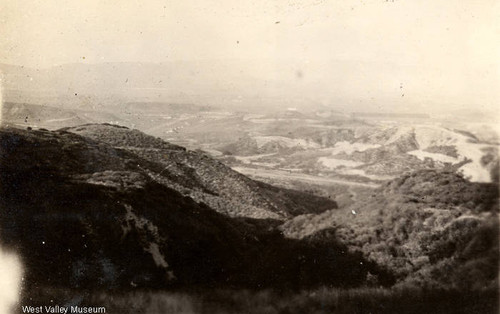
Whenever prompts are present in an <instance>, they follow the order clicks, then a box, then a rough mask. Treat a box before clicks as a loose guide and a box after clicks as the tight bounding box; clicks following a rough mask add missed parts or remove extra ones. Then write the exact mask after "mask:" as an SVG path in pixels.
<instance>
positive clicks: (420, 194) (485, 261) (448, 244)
mask: <svg viewBox="0 0 500 314" xmlns="http://www.w3.org/2000/svg"><path fill="white" fill-rule="evenodd" d="M498 191H499V189H498V184H496V183H471V182H470V181H468V180H466V179H464V178H463V176H460V175H457V174H455V173H453V172H446V171H437V170H421V171H417V172H413V173H410V174H407V175H404V176H402V177H400V178H397V179H394V180H392V181H389V182H387V183H386V184H384V185H383V186H382V187H380V188H379V189H377V190H375V191H374V192H373V193H372V194H371V195H370V196H369V197H367V198H366V199H361V200H358V202H356V203H354V204H353V205H351V206H349V207H347V208H344V209H342V210H340V211H328V212H325V213H322V214H319V215H304V216H298V217H295V218H293V219H292V220H290V221H287V222H286V223H285V224H283V225H282V226H281V227H280V228H281V230H283V232H284V234H285V235H286V236H288V237H290V238H297V239H316V240H320V241H324V242H329V241H340V242H342V243H344V244H346V245H347V246H348V247H349V249H350V250H352V251H361V252H363V255H364V256H365V257H366V258H367V259H368V260H371V261H374V262H376V263H377V264H379V265H381V266H385V267H387V268H388V269H389V270H391V271H392V272H393V274H394V275H395V276H396V279H397V281H398V282H399V285H403V286H408V285H415V286H419V287H421V286H425V287H429V288H458V289H469V288H471V287H473V288H475V289H486V288H488V287H489V288H492V289H494V288H495V287H497V286H498V262H499V261H498V248H499V246H498V245H499V243H498V239H499V224H498V213H499V203H498V202H499V195H498Z"/></svg>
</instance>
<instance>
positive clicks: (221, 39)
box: [0, 0, 500, 112]
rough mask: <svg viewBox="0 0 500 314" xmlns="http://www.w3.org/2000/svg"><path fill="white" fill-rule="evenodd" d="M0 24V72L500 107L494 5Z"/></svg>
mask: <svg viewBox="0 0 500 314" xmlns="http://www.w3.org/2000/svg"><path fill="white" fill-rule="evenodd" d="M0 25H1V26H0V33H1V34H2V35H1V36H0V51H1V52H2V53H1V54H0V63H8V64H17V65H24V66H27V67H33V68H46V67H50V66H54V65H60V64H66V63H83V64H94V63H103V62H152V63H160V62H177V61H187V62H191V61H200V60H201V61H207V60H231V62H232V64H241V65H243V66H245V68H247V69H248V70H247V71H248V73H247V74H249V75H250V76H252V77H254V78H256V79H260V80H269V81H271V82H274V83H275V84H282V85H283V86H286V88H284V89H281V90H280V91H279V93H281V95H280V94H278V95H275V96H277V97H279V96H285V95H284V94H285V93H286V90H287V89H289V90H290V91H291V90H292V89H293V90H295V91H300V92H301V93H303V94H304V95H306V96H307V97H308V98H311V99H314V100H315V101H318V102H321V103H324V104H329V103H331V102H333V101H344V102H346V103H353V104H354V103H364V104H369V103H370V102H373V103H376V104H379V105H380V106H384V108H386V109H387V108H389V109H390V108H397V107H405V108H412V107H413V108H417V109H418V110H419V111H424V112H425V111H426V110H432V109H433V107H435V106H441V107H443V108H448V106H449V107H450V108H458V109H460V108H476V109H478V108H479V109H481V110H485V111H488V110H490V111H492V110H497V109H498V105H499V100H500V89H499V88H498V86H500V76H499V71H500V65H499V63H498V59H499V57H500V48H499V45H498V42H499V38H500V3H499V1H496V0H482V1H472V0H470V1H466V0H457V1H450V0H430V1H429V0H419V1H410V0H389V1H386V0H366V1H359V0H358V1H354V0H344V1H324V0H307V1H305V0H290V1H287V0H274V1H264V0H252V1H235V0H219V1H215V0H203V1H201V0H196V1H195V0H184V1H171V0H166V1H165V0H161V1H160V0H142V1H132V0H85V1H82V0H78V1H75V0H66V1H57V0H23V1H16V0H6V1H2V3H1V4H0ZM213 75H217V76H222V77H223V76H224V72H223V70H221V73H214V74H213ZM339 99H340V100H339Z"/></svg>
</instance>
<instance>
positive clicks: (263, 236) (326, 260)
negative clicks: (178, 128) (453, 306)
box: [0, 125, 378, 289]
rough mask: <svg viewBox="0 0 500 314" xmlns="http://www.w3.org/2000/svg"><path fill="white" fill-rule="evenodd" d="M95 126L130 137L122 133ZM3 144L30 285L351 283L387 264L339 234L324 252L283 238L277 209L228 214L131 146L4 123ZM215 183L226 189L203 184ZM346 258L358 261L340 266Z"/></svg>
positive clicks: (4, 222)
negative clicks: (350, 248) (271, 215)
mask: <svg viewBox="0 0 500 314" xmlns="http://www.w3.org/2000/svg"><path fill="white" fill-rule="evenodd" d="M87 127H89V128H90V127H91V126H87ZM83 128H85V127H83ZM96 128H97V129H99V130H100V131H104V130H106V129H107V128H110V129H112V130H114V131H116V132H118V133H119V132H124V133H122V134H127V135H128V136H131V137H132V138H136V137H138V136H139V137H141V136H142V140H141V141H140V142H137V146H134V147H136V148H138V145H139V143H141V145H143V147H147V146H148V145H152V146H155V147H156V149H159V150H163V151H162V152H165V151H166V150H170V151H174V152H176V153H177V154H186V151H185V150H184V149H183V148H181V147H178V146H174V145H170V144H168V143H165V142H162V141H157V140H155V139H154V138H151V137H148V136H146V135H144V134H142V133H135V132H132V131H130V130H127V129H126V128H120V127H115V126H106V125H104V126H96ZM80 131H84V130H80ZM94 131H95V130H94ZM98 134H101V135H102V134H107V135H106V136H105V137H107V138H108V139H109V138H116V140H117V143H118V142H119V143H122V142H121V141H122V140H123V139H122V138H120V137H116V135H117V134H116V133H113V132H109V133H106V132H98ZM111 134H113V135H111ZM0 143H1V147H0V148H1V149H0V161H1V162H0V188H1V195H2V197H1V199H0V207H1V211H0V230H1V239H2V246H3V247H6V248H10V249H11V250H14V251H16V252H18V253H19V254H20V256H22V260H23V264H24V266H25V271H26V276H25V284H26V285H30V286H31V287H35V286H44V285H50V286H54V287H56V286H60V287H73V288H79V287H81V288H85V287H87V288H91V287H108V288H115V289H132V288H134V287H137V286H142V287H150V288H155V287H163V288H165V287H170V286H179V285H181V286H185V285H202V286H207V285H208V286H211V285H216V286H220V285H222V286H227V285H229V286H241V287H266V286H282V285H283V286H289V287H307V286H315V285H321V284H331V285H340V286H353V285H359V284H362V283H363V282H364V280H365V276H366V274H367V272H368V271H369V270H370V271H372V272H374V271H375V272H376V271H377V269H378V268H377V267H376V265H375V264H373V263H369V262H367V261H365V260H364V259H363V258H362V257H361V256H360V254H341V253H340V252H342V251H344V252H345V250H346V248H345V247H343V246H342V245H340V244H337V245H335V246H333V247H332V246H331V245H328V251H329V252H330V253H329V254H326V255H325V254H324V253H325V251H326V250H327V248H326V247H325V246H324V245H323V244H321V243H318V244H314V245H311V243H310V242H307V241H297V240H291V239H285V238H284V237H283V236H281V235H280V233H279V232H277V231H276V230H273V229H272V228H271V229H270V227H272V225H273V224H275V223H273V222H271V221H269V220H262V219H261V220H256V219H250V218H243V217H241V216H243V215H239V218H232V217H229V216H227V215H222V214H220V213H218V212H217V211H215V210H214V209H212V208H211V207H210V206H207V205H205V204H204V203H201V202H196V201H195V200H193V199H192V198H191V197H188V196H186V195H182V194H181V193H179V192H178V191H176V190H175V189H173V188H171V187H170V186H169V185H170V184H171V183H172V182H174V181H173V180H174V179H170V177H169V176H171V177H174V176H175V175H174V174H173V173H171V172H162V171H163V169H164V168H165V167H164V165H163V164H160V163H159V162H154V161H152V160H148V159H146V158H142V157H141V156H140V155H139V154H134V153H133V152H131V150H126V149H122V148H117V147H113V146H111V145H109V144H107V143H105V142H103V141H96V140H94V139H91V138H89V137H83V136H80V135H77V134H74V133H71V132H68V131H65V130H59V131H44V130H19V129H13V128H2V129H1V130H0ZM127 143H129V144H131V143H133V141H127ZM155 156H156V155H155ZM193 156H195V153H192V154H191V155H188V156H186V157H184V159H183V160H185V161H189V160H190V159H189V158H196V159H195V161H196V162H200V163H201V164H200V166H204V167H205V168H207V167H209V165H212V163H214V162H213V161H209V159H210V158H209V157H206V156H201V155H200V156H199V157H193ZM203 163H204V165H203ZM215 164H217V163H215ZM183 167H184V166H183V165H182V164H180V163H179V169H181V170H184V168H183ZM222 167H223V166H222V165H221V166H218V167H217V168H216V169H215V170H214V171H222V170H223V168H222ZM226 172H228V173H229V174H228V173H224V175H228V176H231V171H230V170H227V171H226ZM153 174H156V175H153ZM163 175H165V178H166V179H165V180H164V181H162V179H160V177H162V178H163ZM179 176H180V175H179ZM233 176H234V177H235V176H239V177H240V180H242V181H243V182H247V183H248V184H251V186H252V187H253V186H255V187H257V188H260V189H262V190H264V189H268V190H269V191H268V192H267V193H264V192H263V193H264V197H266V198H267V199H271V197H272V196H276V197H277V198H278V201H277V202H276V204H280V203H279V202H285V200H287V201H286V202H288V203H293V202H296V203H299V202H300V201H304V200H302V199H301V198H300V197H297V198H294V199H287V196H286V195H287V193H291V192H290V191H285V192H283V191H281V190H279V189H277V188H270V189H269V187H267V186H265V185H262V184H261V183H257V182H255V181H252V180H249V179H246V178H243V176H241V175H239V174H233ZM193 178H195V179H197V178H198V174H197V173H193ZM188 179H189V178H184V180H180V179H178V181H177V182H184V181H186V182H190V181H191V180H188ZM212 179H214V178H212ZM229 179H231V178H229ZM163 182H166V183H163ZM206 182H209V180H207V181H199V180H198V181H196V180H195V181H193V182H192V183H191V186H190V187H188V186H187V185H186V184H185V185H184V186H183V189H186V190H187V189H189V188H192V189H199V191H202V189H203V188H205V186H203V185H201V184H204V183H206ZM177 184H178V185H180V183H177ZM217 186H218V185H217V184H213V185H211V186H209V187H210V188H214V187H217ZM215 192H219V193H220V195H224V193H228V192H223V191H214V190H212V191H210V192H206V193H208V194H209V193H215ZM200 193H201V192H200ZM225 199H226V198H224V197H220V198H219V201H220V202H224V201H225ZM285 205H286V203H283V205H282V206H285ZM226 206H228V205H226ZM296 206H298V205H296ZM269 208H271V207H269ZM236 216H238V215H236ZM28 229H29V230H30V231H29V232H26V230H28ZM54 256H57V259H54ZM332 258H333V260H335V261H336V262H335V263H331V261H332ZM360 262H361V263H360ZM363 262H364V263H363ZM318 265H322V266H321V267H318ZM348 265H352V266H351V268H352V269H353V271H352V272H349V273H345V272H343V271H342V269H344V268H345V267H348ZM297 274H300V275H299V276H297ZM96 278H99V279H98V280H97V279H96Z"/></svg>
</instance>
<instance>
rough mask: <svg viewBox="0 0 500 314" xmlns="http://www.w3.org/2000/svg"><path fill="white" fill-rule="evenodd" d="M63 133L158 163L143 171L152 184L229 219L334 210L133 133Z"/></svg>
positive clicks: (96, 129) (93, 129)
mask: <svg viewBox="0 0 500 314" xmlns="http://www.w3.org/2000/svg"><path fill="white" fill-rule="evenodd" d="M64 130H65V131H67V132H72V133H76V134H80V135H83V136H85V137H87V138H91V139H94V140H97V141H100V142H104V143H107V144H109V145H111V146H113V147H115V148H118V149H122V150H125V151H127V152H130V153H133V154H136V155H137V156H140V157H141V158H143V159H144V160H147V161H149V162H153V163H156V164H157V165H159V166H160V167H161V170H160V171H156V170H151V169H145V170H146V171H147V173H148V175H149V176H150V177H151V178H152V179H153V180H155V181H157V182H159V183H161V184H164V185H166V186H168V187H170V188H172V189H175V190H177V191H178V192H180V193H181V194H183V195H186V196H189V197H191V198H193V199H194V200H195V201H197V202H203V203H205V204H207V205H209V206H210V207H211V208H214V209H216V210H217V211H219V212H220V213H223V214H227V215H229V216H231V217H249V218H270V219H278V220H283V219H285V218H289V217H291V216H295V215H299V214H304V213H319V212H322V211H325V210H328V209H333V208H336V207H337V206H336V204H335V202H334V201H332V200H329V199H326V198H322V197H316V196H313V195H310V194H306V193H302V192H298V191H293V190H287V189H281V188H276V187H273V186H270V185H267V184H264V183H262V182H257V181H254V180H251V179H249V178H247V177H245V176H243V175H241V174H239V173H238V172H236V171H233V170H231V169H230V168H228V167H226V166H225V165H223V164H222V163H221V162H219V161H216V160H214V159H212V158H211V157H209V156H208V155H207V154H204V153H202V152H196V151H188V150H186V149H185V148H182V147H180V146H177V145H173V144H169V143H167V142H165V141H163V140H161V139H159V138H154V137H152V136H149V135H146V134H144V133H142V132H140V131H137V130H129V129H127V128H123V127H116V126H112V125H106V124H103V125H83V126H80V127H74V128H65V129H64Z"/></svg>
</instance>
